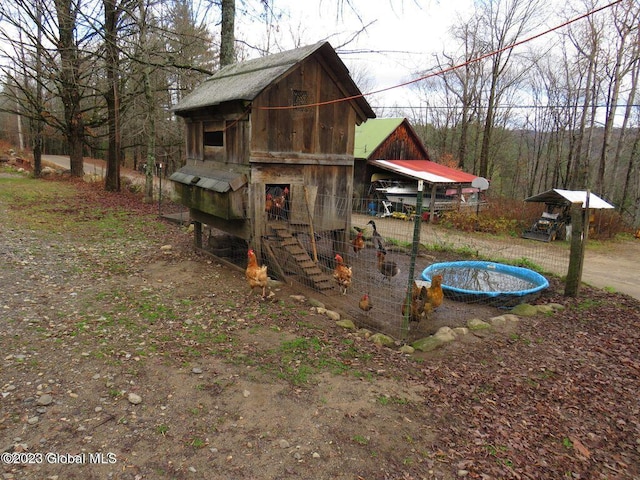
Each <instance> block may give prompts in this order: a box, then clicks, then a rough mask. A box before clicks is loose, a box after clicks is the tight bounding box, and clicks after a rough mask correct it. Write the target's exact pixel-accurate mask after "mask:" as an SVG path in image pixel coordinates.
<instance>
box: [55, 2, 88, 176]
mask: <svg viewBox="0 0 640 480" xmlns="http://www.w3.org/2000/svg"><path fill="white" fill-rule="evenodd" d="M55 4H56V13H57V17H58V33H59V36H60V40H59V42H60V43H59V45H58V53H59V54H60V85H61V95H60V96H61V97H62V104H63V106H64V120H65V136H66V138H67V142H69V163H70V166H71V175H72V176H74V177H82V176H83V175H84V159H83V155H82V152H83V147H84V120H83V118H82V110H81V107H80V100H81V93H80V85H79V84H78V77H79V52H78V47H77V45H76V44H75V31H76V27H77V25H76V15H77V11H76V10H75V4H73V3H72V1H71V0H55Z"/></svg>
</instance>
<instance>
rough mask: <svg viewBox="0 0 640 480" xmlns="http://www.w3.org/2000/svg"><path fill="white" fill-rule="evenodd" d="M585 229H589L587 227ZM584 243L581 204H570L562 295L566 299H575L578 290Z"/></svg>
mask: <svg viewBox="0 0 640 480" xmlns="http://www.w3.org/2000/svg"><path fill="white" fill-rule="evenodd" d="M587 228H589V227H588V225H587ZM585 241H586V236H585V235H584V222H583V209H582V202H577V203H572V204H571V251H570V253H569V269H568V271H567V279H566V281H565V287H564V294H565V296H567V297H577V296H578V291H579V290H580V282H581V281H582V264H583V262H584V247H585V245H584V244H585Z"/></svg>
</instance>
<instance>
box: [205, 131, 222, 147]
mask: <svg viewBox="0 0 640 480" xmlns="http://www.w3.org/2000/svg"><path fill="white" fill-rule="evenodd" d="M204 145H205V147H224V132H222V130H218V131H215V132H204Z"/></svg>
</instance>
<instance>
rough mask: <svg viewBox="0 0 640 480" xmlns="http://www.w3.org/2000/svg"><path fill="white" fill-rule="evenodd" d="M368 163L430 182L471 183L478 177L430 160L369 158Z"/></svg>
mask: <svg viewBox="0 0 640 480" xmlns="http://www.w3.org/2000/svg"><path fill="white" fill-rule="evenodd" d="M368 163H369V164H371V165H374V166H376V167H380V168H382V169H384V170H388V171H390V172H393V173H397V174H400V175H403V176H405V177H410V178H413V179H415V180H424V181H426V182H429V183H451V184H458V183H460V184H466V183H469V184H470V183H471V182H473V180H474V179H475V178H477V177H476V175H472V174H471V173H466V172H463V171H462V170H456V169H455V168H451V167H447V166H446V165H441V164H439V163H435V162H431V161H429V160H369V162H368Z"/></svg>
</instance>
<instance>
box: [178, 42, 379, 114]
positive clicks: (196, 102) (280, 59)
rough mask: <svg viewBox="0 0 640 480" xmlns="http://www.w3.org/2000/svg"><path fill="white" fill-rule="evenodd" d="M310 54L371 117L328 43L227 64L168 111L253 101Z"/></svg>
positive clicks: (369, 108)
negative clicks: (230, 102) (326, 68)
mask: <svg viewBox="0 0 640 480" xmlns="http://www.w3.org/2000/svg"><path fill="white" fill-rule="evenodd" d="M314 54H318V55H321V56H322V59H323V60H324V61H325V63H326V64H327V65H328V66H329V68H331V69H332V71H333V73H334V74H335V75H336V77H337V79H338V80H339V81H340V82H341V83H342V85H343V87H344V88H345V90H346V93H347V96H349V97H351V96H358V97H357V98H355V99H353V101H354V102H356V103H357V104H358V105H359V107H360V109H362V111H363V112H364V114H365V115H367V116H370V117H375V114H374V113H373V110H372V109H371V106H370V105H369V103H368V102H367V101H366V100H365V99H364V97H362V96H359V95H361V92H360V90H359V89H358V87H357V86H356V84H355V83H354V82H353V79H352V78H351V76H350V75H349V70H348V69H347V67H346V66H345V65H344V63H342V60H340V58H339V57H338V55H337V54H336V52H335V51H334V50H333V48H332V47H331V45H330V44H329V42H318V43H315V44H313V45H308V46H305V47H300V48H296V49H294V50H288V51H285V52H281V53H276V54H274V55H268V56H266V57H261V58H255V59H252V60H247V61H245V62H240V63H235V64H232V65H227V66H225V67H223V68H222V69H220V70H219V71H218V72H217V73H215V74H214V75H213V76H211V77H209V78H208V79H207V80H205V81H204V82H203V83H202V84H201V85H199V86H198V87H196V88H195V89H194V90H193V91H192V92H191V93H190V94H188V95H187V96H185V97H184V98H183V99H182V100H181V101H180V102H179V103H178V104H177V105H176V106H175V107H174V108H173V109H172V110H173V111H174V112H175V113H176V114H177V115H181V116H182V115H183V114H184V113H185V112H188V111H191V110H198V109H202V108H206V107H210V106H214V105H219V104H221V103H224V102H229V101H237V100H245V101H253V100H254V99H255V98H256V97H257V96H258V95H259V94H260V92H262V91H263V90H264V89H265V88H267V87H268V86H269V85H271V84H272V83H274V82H276V81H277V80H279V79H281V78H283V77H284V76H285V75H287V74H288V73H289V72H290V71H291V70H293V69H294V68H295V67H296V66H297V65H298V64H299V63H300V62H302V61H303V60H305V59H306V58H307V57H309V56H311V55H314Z"/></svg>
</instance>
